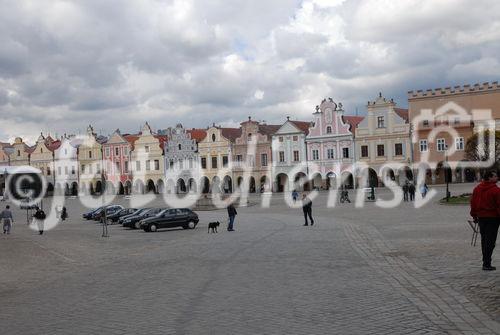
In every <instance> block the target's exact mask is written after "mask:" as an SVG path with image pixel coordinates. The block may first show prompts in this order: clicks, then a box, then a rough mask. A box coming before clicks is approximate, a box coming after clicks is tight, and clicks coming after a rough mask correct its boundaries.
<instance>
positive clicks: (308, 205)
mask: <svg viewBox="0 0 500 335" xmlns="http://www.w3.org/2000/svg"><path fill="white" fill-rule="evenodd" d="M302 211H303V212H304V220H305V221H306V223H305V224H304V226H308V225H309V224H308V222H307V217H309V220H311V226H312V225H313V224H314V220H313V217H312V200H311V199H309V197H308V196H307V195H305V194H304V195H303V196H302Z"/></svg>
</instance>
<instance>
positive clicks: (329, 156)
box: [326, 148, 335, 159]
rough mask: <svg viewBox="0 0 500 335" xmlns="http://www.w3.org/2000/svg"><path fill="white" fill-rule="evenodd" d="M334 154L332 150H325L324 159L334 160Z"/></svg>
mask: <svg viewBox="0 0 500 335" xmlns="http://www.w3.org/2000/svg"><path fill="white" fill-rule="evenodd" d="M334 152H335V151H334V150H333V149H332V148H329V149H326V157H328V159H334V158H335V154H334Z"/></svg>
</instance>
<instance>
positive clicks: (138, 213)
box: [118, 208, 151, 225]
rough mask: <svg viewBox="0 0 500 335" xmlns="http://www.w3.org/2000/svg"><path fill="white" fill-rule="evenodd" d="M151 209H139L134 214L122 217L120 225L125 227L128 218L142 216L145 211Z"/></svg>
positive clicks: (119, 221)
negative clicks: (124, 223)
mask: <svg viewBox="0 0 500 335" xmlns="http://www.w3.org/2000/svg"><path fill="white" fill-rule="evenodd" d="M150 209H151V208H141V209H138V210H136V211H135V212H133V213H131V214H129V215H125V216H122V217H121V218H119V219H118V224H120V225H123V222H124V221H125V220H127V219H128V218H131V217H132V216H136V215H140V214H142V213H144V212H145V211H148V210H150Z"/></svg>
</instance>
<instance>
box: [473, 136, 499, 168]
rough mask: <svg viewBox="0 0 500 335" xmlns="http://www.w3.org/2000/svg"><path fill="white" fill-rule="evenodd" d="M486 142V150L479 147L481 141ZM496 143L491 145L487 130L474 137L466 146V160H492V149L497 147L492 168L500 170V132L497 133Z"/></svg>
mask: <svg viewBox="0 0 500 335" xmlns="http://www.w3.org/2000/svg"><path fill="white" fill-rule="evenodd" d="M481 138H482V139H483V141H484V150H481V148H480V147H479V140H480V139H481ZM494 141H495V142H494V143H490V131H489V130H485V131H484V132H482V133H476V134H474V135H472V136H471V137H470V138H469V139H468V140H467V144H466V145H465V158H466V159H467V160H469V161H475V162H485V161H488V160H489V159H490V147H491V145H494V146H495V151H494V152H495V161H494V163H493V165H492V166H491V167H490V168H494V169H497V170H498V169H499V167H500V131H495V137H494Z"/></svg>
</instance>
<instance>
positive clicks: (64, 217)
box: [61, 207, 68, 221]
mask: <svg viewBox="0 0 500 335" xmlns="http://www.w3.org/2000/svg"><path fill="white" fill-rule="evenodd" d="M67 218H68V212H67V210H66V207H63V208H62V212H61V220H62V221H64V220H66V219H67Z"/></svg>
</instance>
